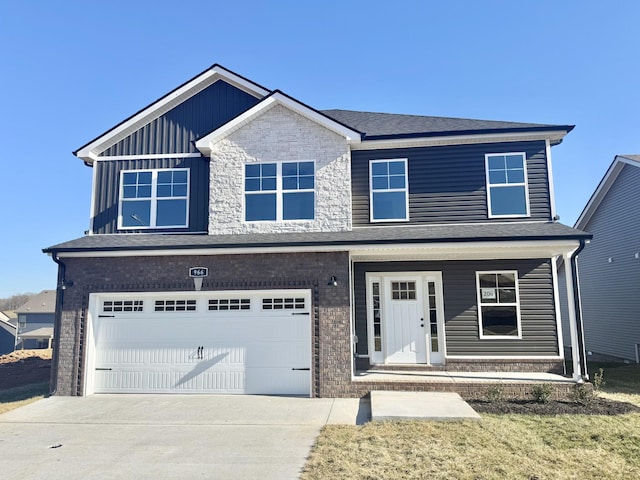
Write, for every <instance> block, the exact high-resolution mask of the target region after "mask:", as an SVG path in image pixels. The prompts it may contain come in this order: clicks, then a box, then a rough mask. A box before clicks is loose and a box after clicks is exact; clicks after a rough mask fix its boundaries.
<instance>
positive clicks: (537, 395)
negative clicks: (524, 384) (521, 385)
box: [531, 383, 553, 403]
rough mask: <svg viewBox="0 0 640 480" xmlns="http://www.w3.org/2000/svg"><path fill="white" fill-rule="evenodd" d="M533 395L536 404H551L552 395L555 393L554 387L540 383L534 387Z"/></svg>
mask: <svg viewBox="0 0 640 480" xmlns="http://www.w3.org/2000/svg"><path fill="white" fill-rule="evenodd" d="M531 393H532V395H533V400H534V401H535V402H537V403H549V400H551V394H552V393H553V386H552V385H551V384H550V383H539V384H537V385H534V386H533V389H532V392H531Z"/></svg>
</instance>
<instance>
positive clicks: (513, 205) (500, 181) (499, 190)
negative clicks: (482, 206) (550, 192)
mask: <svg viewBox="0 0 640 480" xmlns="http://www.w3.org/2000/svg"><path fill="white" fill-rule="evenodd" d="M485 167H486V175H487V203H488V207H489V217H527V216H529V191H528V186H527V162H526V155H525V154H524V153H500V154H487V155H485Z"/></svg>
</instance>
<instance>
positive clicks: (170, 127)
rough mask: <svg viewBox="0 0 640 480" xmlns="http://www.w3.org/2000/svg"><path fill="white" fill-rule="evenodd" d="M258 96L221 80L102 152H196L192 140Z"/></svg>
mask: <svg viewBox="0 0 640 480" xmlns="http://www.w3.org/2000/svg"><path fill="white" fill-rule="evenodd" d="M258 101H259V100H258V99H257V98H256V97H254V96H252V95H249V94H248V93H246V92H243V91H242V90H240V89H238V88H236V87H234V86H232V85H229V84H228V83H226V82H224V81H222V80H219V81H217V82H215V83H214V84H212V85H210V86H209V87H207V88H205V89H204V90H202V91H201V92H199V93H197V94H196V95H194V96H193V97H191V98H189V99H188V100H185V101H184V102H182V103H181V104H180V105H178V106H176V107H174V108H173V109H171V110H169V111H168V112H167V113H165V114H164V115H162V116H160V117H158V118H157V119H155V120H153V121H152V122H150V123H148V124H147V125H145V126H144V127H142V128H141V129H139V130H138V131H136V132H134V133H132V134H131V135H129V136H128V137H127V138H124V139H123V140H121V141H119V142H118V143H116V144H115V145H113V146H111V147H110V148H108V149H107V150H105V151H104V152H103V153H102V154H101V156H114V155H151V154H160V153H189V152H197V150H196V148H195V145H194V144H193V141H194V140H196V139H198V138H200V137H202V136H204V135H206V134H208V133H210V132H212V131H213V130H215V129H216V128H218V127H220V126H221V125H223V124H225V123H226V122H228V121H229V120H231V119H232V118H234V117H236V116H237V115H238V114H240V113H242V112H244V111H245V110H247V109H248V108H251V107H252V106H254V105H255V104H256V103H258Z"/></svg>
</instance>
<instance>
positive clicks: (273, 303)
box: [262, 298, 305, 310]
mask: <svg viewBox="0 0 640 480" xmlns="http://www.w3.org/2000/svg"><path fill="white" fill-rule="evenodd" d="M304 308H305V305H304V298H263V299H262V309H263V310H304Z"/></svg>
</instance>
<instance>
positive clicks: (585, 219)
mask: <svg viewBox="0 0 640 480" xmlns="http://www.w3.org/2000/svg"><path fill="white" fill-rule="evenodd" d="M625 165H632V166H634V167H640V162H639V161H637V160H635V159H633V158H628V157H627V156H625V155H616V157H615V158H614V159H613V162H612V163H611V165H610V166H609V168H608V170H607V172H606V173H605V174H604V177H602V180H600V183H599V184H598V186H597V187H596V190H595V192H594V193H593V195H591V198H590V199H589V201H588V202H587V205H586V206H585V207H584V210H582V213H581V214H580V217H578V220H577V221H576V224H575V226H574V228H578V229H580V230H583V229H584V228H586V226H587V224H588V223H589V220H591V217H593V215H594V213H596V211H597V210H598V207H599V206H600V203H602V200H604V197H606V196H607V193H609V190H610V189H611V187H612V186H613V184H614V183H615V181H616V179H617V178H618V175H620V172H621V171H622V169H623V168H624V166H625Z"/></svg>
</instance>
